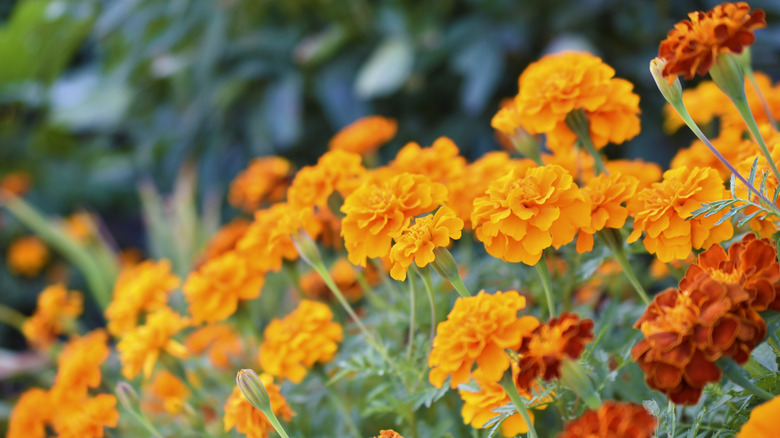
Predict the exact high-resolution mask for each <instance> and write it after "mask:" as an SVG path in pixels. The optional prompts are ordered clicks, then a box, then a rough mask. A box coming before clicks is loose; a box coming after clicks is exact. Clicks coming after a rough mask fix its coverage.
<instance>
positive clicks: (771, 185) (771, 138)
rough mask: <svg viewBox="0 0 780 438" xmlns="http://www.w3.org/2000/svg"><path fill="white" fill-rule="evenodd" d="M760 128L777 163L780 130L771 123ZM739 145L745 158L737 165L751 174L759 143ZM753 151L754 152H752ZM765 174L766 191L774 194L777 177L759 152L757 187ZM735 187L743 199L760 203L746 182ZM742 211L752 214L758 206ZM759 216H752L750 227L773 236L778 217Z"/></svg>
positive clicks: (740, 170) (778, 202)
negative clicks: (776, 129)
mask: <svg viewBox="0 0 780 438" xmlns="http://www.w3.org/2000/svg"><path fill="white" fill-rule="evenodd" d="M759 130H760V131H761V135H762V137H763V138H764V141H765V142H766V144H767V147H768V149H769V155H770V156H771V157H772V161H774V162H775V163H777V162H780V132H777V131H775V130H774V129H773V128H772V127H771V126H770V125H766V124H765V125H761V126H759ZM739 147H740V149H741V150H742V152H743V157H744V158H743V159H742V160H741V161H739V162H737V163H736V165H735V167H736V168H737V171H738V172H740V173H741V174H742V175H750V173H751V171H752V169H753V162H754V161H755V160H756V153H755V151H757V150H759V148H758V145H757V144H756V143H754V142H752V141H746V142H744V143H742V144H741V145H740V146H739ZM751 151H752V152H753V153H752V154H751ZM764 175H766V193H770V194H772V193H774V192H775V190H777V187H778V184H777V178H775V176H774V174H773V173H772V170H771V168H770V166H769V163H768V161H767V159H766V158H765V157H764V155H763V154H758V162H757V165H756V179H755V181H756V183H755V186H756V187H759V186H760V185H761V184H762V183H763V179H764ZM734 189H735V192H736V194H737V196H738V197H740V198H742V199H752V200H753V201H754V202H756V203H760V201H759V199H758V197H757V196H756V195H755V194H753V193H751V192H749V191H748V188H747V187H746V186H745V185H744V184H742V183H739V182H738V183H737V184H736V185H735V187H734ZM775 206H780V200H778V201H776V202H775ZM742 211H743V213H744V214H745V215H750V214H753V213H756V212H757V211H758V208H756V207H753V206H748V207H747V208H745V209H744V210H742ZM759 216H760V215H759ZM759 216H757V217H754V218H752V219H751V220H750V221H749V222H748V225H749V226H750V229H752V230H753V231H755V232H757V233H758V234H759V235H760V236H762V237H770V238H771V237H772V235H773V234H774V233H776V232H777V223H776V219H775V218H772V217H769V218H766V219H761V218H760V217H759Z"/></svg>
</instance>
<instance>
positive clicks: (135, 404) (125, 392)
mask: <svg viewBox="0 0 780 438" xmlns="http://www.w3.org/2000/svg"><path fill="white" fill-rule="evenodd" d="M115 391H116V398H118V399H119V403H121V404H122V406H124V407H125V408H126V409H127V410H129V411H131V412H138V411H139V409H140V401H139V400H138V393H137V392H135V389H133V386H132V385H130V384H129V383H127V382H125V381H120V382H119V383H117V384H116V389H115Z"/></svg>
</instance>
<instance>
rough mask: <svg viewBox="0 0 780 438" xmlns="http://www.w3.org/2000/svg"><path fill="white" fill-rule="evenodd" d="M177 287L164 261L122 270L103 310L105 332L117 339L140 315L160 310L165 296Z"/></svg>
mask: <svg viewBox="0 0 780 438" xmlns="http://www.w3.org/2000/svg"><path fill="white" fill-rule="evenodd" d="M179 284H180V280H179V277H177V276H176V275H174V274H172V273H171V262H170V261H169V260H166V259H163V260H160V261H157V262H155V261H154V260H146V261H145V262H143V263H141V264H139V265H136V266H134V267H132V268H129V269H126V270H124V271H122V273H121V274H119V278H118V279H117V281H116V284H115V285H114V298H113V300H112V301H111V304H109V305H108V308H107V309H106V319H107V320H108V331H109V332H110V333H111V334H112V335H114V336H120V335H122V334H123V333H124V332H125V331H127V330H130V329H132V328H133V327H135V326H136V324H137V322H138V318H139V316H141V313H142V312H144V311H151V310H154V309H159V308H161V307H164V306H165V305H166V303H167V302H168V295H169V294H170V293H171V292H173V291H174V290H175V289H176V288H178V287H179Z"/></svg>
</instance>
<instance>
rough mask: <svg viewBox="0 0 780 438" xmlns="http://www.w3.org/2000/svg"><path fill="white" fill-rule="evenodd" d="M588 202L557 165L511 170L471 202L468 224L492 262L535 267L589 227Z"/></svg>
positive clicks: (567, 174)
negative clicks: (547, 253) (544, 254)
mask: <svg viewBox="0 0 780 438" xmlns="http://www.w3.org/2000/svg"><path fill="white" fill-rule="evenodd" d="M589 202H590V201H589V200H588V199H587V198H586V197H585V196H584V195H583V194H582V192H581V190H580V189H579V187H577V185H576V184H575V183H574V180H573V178H572V176H571V175H570V174H569V173H568V172H567V171H566V170H565V169H564V168H562V167H561V166H557V165H547V166H541V167H536V168H531V169H528V170H527V171H526V173H525V174H521V173H520V172H519V171H518V170H516V169H515V170H512V172H510V173H509V174H507V175H505V176H503V177H501V178H499V179H497V180H496V181H494V182H493V183H492V184H490V188H488V190H487V192H486V193H485V195H483V196H481V197H479V198H477V199H476V200H474V212H473V213H472V214H471V223H472V224H473V226H474V231H475V233H476V237H477V239H479V240H480V241H481V242H483V243H484V244H485V249H486V250H487V252H488V253H489V254H490V255H492V256H493V257H497V258H500V259H503V260H504V261H507V262H523V263H525V264H527V265H535V264H536V263H537V262H538V261H539V259H541V257H542V251H544V249H545V248H548V247H550V246H554V247H555V248H559V247H561V246H563V245H565V244H567V243H569V242H571V241H572V240H574V236H575V235H576V234H577V230H578V229H579V228H580V227H584V226H587V225H588V224H589V223H590V203H589Z"/></svg>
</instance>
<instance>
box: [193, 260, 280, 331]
mask: <svg viewBox="0 0 780 438" xmlns="http://www.w3.org/2000/svg"><path fill="white" fill-rule="evenodd" d="M264 283H265V275H264V274H263V273H261V272H257V271H254V270H252V269H251V267H250V266H249V260H247V259H246V258H244V257H243V256H242V255H241V254H240V253H238V252H236V251H230V252H228V253H225V254H223V255H221V256H219V257H217V258H215V259H211V260H209V261H208V262H206V264H205V265H203V266H201V267H200V269H198V270H197V271H193V272H192V273H190V275H189V277H187V281H186V282H185V283H184V287H183V288H182V292H184V296H185V297H186V298H187V303H189V312H190V314H191V315H192V319H193V322H194V323H195V324H200V323H201V322H209V323H214V322H218V321H222V320H223V319H227V318H228V317H229V316H230V315H232V314H234V313H235V312H236V309H237V308H238V302H239V300H251V299H253V298H257V297H259V296H260V291H261V289H262V287H263V284H264Z"/></svg>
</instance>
